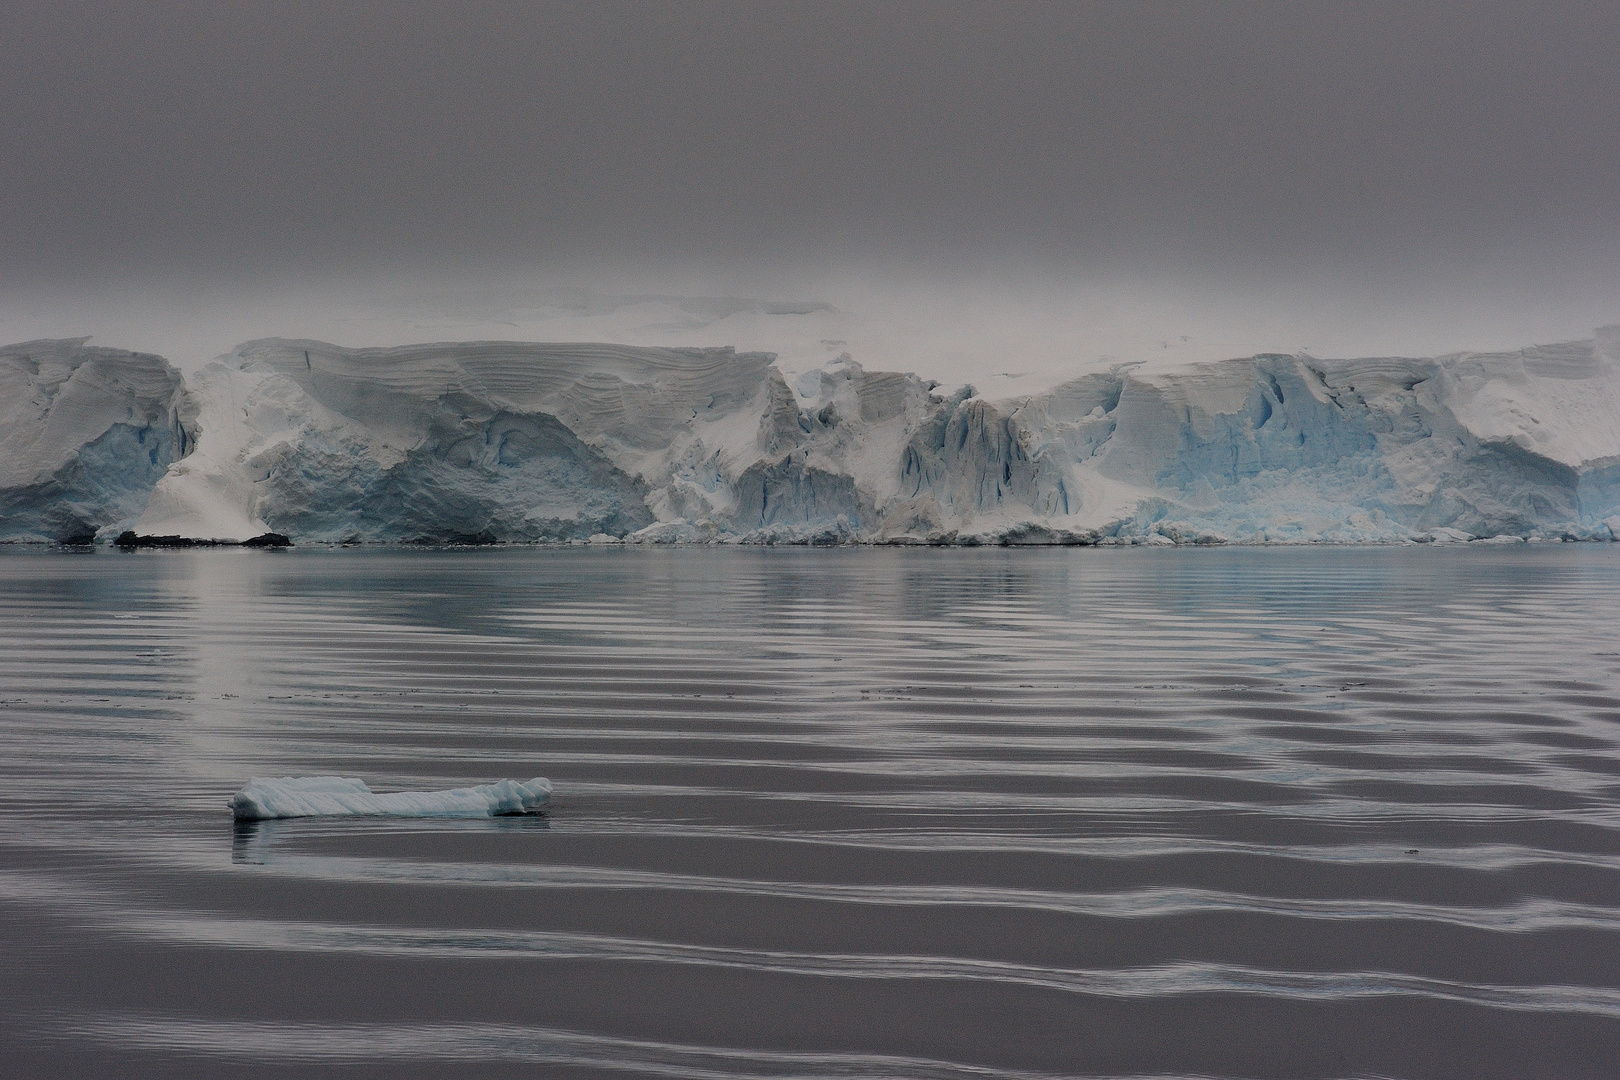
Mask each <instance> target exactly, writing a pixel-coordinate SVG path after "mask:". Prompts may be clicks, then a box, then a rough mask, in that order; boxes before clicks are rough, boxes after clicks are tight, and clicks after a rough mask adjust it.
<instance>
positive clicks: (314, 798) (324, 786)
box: [231, 776, 551, 821]
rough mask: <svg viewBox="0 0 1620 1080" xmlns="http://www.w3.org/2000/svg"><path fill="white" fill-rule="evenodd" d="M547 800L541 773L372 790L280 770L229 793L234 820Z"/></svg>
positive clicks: (496, 810)
mask: <svg viewBox="0 0 1620 1080" xmlns="http://www.w3.org/2000/svg"><path fill="white" fill-rule="evenodd" d="M550 801H551V781H549V780H546V779H544V778H542V777H536V778H535V779H533V780H529V781H525V782H522V783H520V782H518V781H516V780H500V781H497V782H496V783H493V784H482V785H479V786H478V787H466V788H451V789H449V790H447V791H390V792H374V791H372V790H371V788H369V787H368V786H366V784H365V782H364V781H362V780H356V779H351V778H348V777H343V776H283V777H281V778H279V779H269V778H264V777H254V778H253V779H252V780H250V781H248V784H247V786H246V787H244V788H243V789H242V790H241V791H238V792H237V793H236V794H235V795H233V796H231V812H232V814H233V815H234V816H235V818H236V820H238V821H264V820H268V819H271V818H291V817H332V816H343V815H350V816H354V815H365V816H372V817H376V816H383V817H497V816H501V815H504V814H527V813H533V812H534V811H536V810H538V809H540V808H541V807H543V806H545V805H546V804H547V803H549V802H550Z"/></svg>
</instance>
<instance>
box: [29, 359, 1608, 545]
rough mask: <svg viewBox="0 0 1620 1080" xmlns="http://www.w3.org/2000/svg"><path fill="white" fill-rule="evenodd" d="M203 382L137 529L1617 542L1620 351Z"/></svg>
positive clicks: (672, 366)
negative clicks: (986, 388)
mask: <svg viewBox="0 0 1620 1080" xmlns="http://www.w3.org/2000/svg"><path fill="white" fill-rule="evenodd" d="M36 344H38V343H36ZM47 344H50V343H47ZM54 344H55V345H57V346H60V347H62V348H64V349H70V348H82V342H78V343H73V342H69V343H54ZM17 348H21V347H13V350H7V355H9V354H10V352H12V351H14V350H15V349H17ZM122 355H123V356H125V357H129V359H128V361H127V362H128V363H131V364H138V363H144V362H145V361H143V360H141V359H140V358H134V357H130V356H129V354H122ZM147 360H151V361H155V360H156V358H147ZM159 363H161V362H159ZM188 386H189V398H187V400H188V401H190V402H191V403H192V404H191V406H190V407H191V408H192V409H193V411H194V414H195V418H194V420H192V421H188V423H189V424H190V425H191V426H190V427H189V428H187V427H185V426H184V425H178V423H177V426H175V427H174V428H173V430H175V431H176V432H179V433H180V434H178V435H177V436H176V439H177V440H179V441H181V442H184V441H185V440H186V439H187V438H188V436H187V435H186V434H185V432H186V431H188V430H189V431H191V432H193V433H195V432H198V431H199V430H200V436H199V437H198V438H197V440H196V442H195V444H194V445H192V444H189V443H187V444H186V448H188V449H191V450H192V452H191V453H190V454H189V456H186V457H184V458H183V459H181V460H177V461H175V462H174V463H173V464H172V465H170V466H169V467H168V469H167V472H166V473H164V474H163V475H162V478H161V479H160V480H158V481H157V482H156V487H155V489H153V490H152V492H151V498H150V501H149V502H148V503H147V506H146V510H145V512H144V513H143V514H142V516H141V518H140V520H139V523H138V524H137V526H136V528H137V531H139V532H141V533H144V534H149V535H164V534H179V535H183V536H192V537H198V538H234V539H245V538H247V537H250V536H253V535H256V534H259V533H263V532H266V531H272V530H273V531H276V532H282V533H287V534H289V535H290V536H292V537H293V539H294V540H305V541H312V540H313V541H346V540H357V541H391V542H401V541H407V542H408V541H416V540H422V541H429V542H444V541H464V542H465V541H471V542H478V541H487V540H503V541H525V540H584V539H588V538H596V539H598V540H601V539H604V538H611V539H618V538H627V539H629V540H632V541H638V542H693V541H744V542H799V543H803V542H809V543H840V542H847V541H889V542H902V543H905V542H910V543H1117V542H1141V543H1189V542H1191V543H1198V542H1205V543H1209V542H1269V543H1287V542H1313V541H1337V542H1365V541H1393V540H1403V539H1456V538H1466V537H1468V536H1476V537H1492V536H1498V535H1508V536H1517V537H1527V538H1529V537H1545V538H1554V537H1575V538H1594V539H1607V538H1610V537H1611V536H1612V535H1613V534H1614V533H1615V531H1617V530H1620V328H1608V329H1606V330H1602V331H1599V332H1598V334H1597V336H1596V337H1595V338H1594V339H1591V340H1587V341H1576V342H1566V343H1563V344H1560V345H1551V346H1541V347H1537V348H1532V349H1524V350H1519V351H1516V352H1510V353H1492V354H1473V353H1465V354H1456V355H1453V356H1447V357H1440V358H1432V359H1413V358H1363V359H1354V360H1320V359H1316V358H1313V357H1310V356H1305V355H1297V356H1290V355H1262V356H1255V357H1249V358H1246V359H1239V360H1229V361H1225V362H1222V363H1211V364H1192V365H1189V364H1180V365H1165V366H1160V367H1153V366H1149V365H1122V366H1120V367H1117V368H1115V369H1113V370H1109V371H1102V372H1092V373H1089V374H1085V375H1082V376H1080V377H1078V378H1076V379H1074V380H1072V381H1070V382H1067V383H1063V384H1060V385H1058V386H1056V387H1054V388H1052V389H1050V390H1046V391H1043V392H1040V393H1036V394H1030V395H1025V396H1021V397H1008V398H1001V399H994V400H990V399H986V398H984V397H981V396H979V395H977V394H975V393H974V392H973V390H972V388H971V387H962V388H959V389H956V390H954V391H950V392H947V391H944V390H941V389H940V388H939V387H937V386H936V384H934V383H932V382H930V381H927V380H923V379H919V378H918V377H916V376H914V375H904V374H896V373H890V372H869V371H866V370H864V369H863V368H862V367H861V366H860V365H859V364H856V363H854V362H853V361H851V360H849V359H848V358H847V357H844V358H840V359H839V360H838V361H835V362H833V363H831V364H829V365H828V366H827V367H826V368H825V369H823V370H820V371H813V372H810V373H808V374H806V375H803V376H800V377H798V378H796V379H795V381H794V384H793V385H792V386H790V385H789V384H788V382H787V380H786V378H785V377H784V376H783V374H782V373H781V371H779V370H778V369H777V368H776V367H775V366H774V364H773V362H772V357H771V356H770V355H769V354H765V353H736V352H734V351H732V350H730V349H654V348H641V347H629V346H615V345H588V344H570V345H530V344H517V343H509V342H473V343H451V344H439V345H416V346H408V347H404V348H392V349H344V348H340V347H337V346H334V345H328V344H325V343H322V342H316V341H289V340H280V339H271V340H264V341H256V342H250V343H248V344H246V345H243V346H241V347H239V348H238V349H237V350H236V352H235V353H233V354H232V355H230V356H228V357H224V358H221V360H219V361H216V362H215V363H213V364H210V365H209V366H207V367H206V368H204V369H203V370H201V371H200V372H197V373H196V374H195V375H194V376H193V377H191V378H190V379H189V380H188ZM176 415H178V414H176ZM93 427H94V425H89V426H88V427H86V428H85V431H87V432H88V431H89V430H90V428H93ZM75 430H77V429H75ZM75 437H77V436H75ZM99 437H100V436H99V435H97V436H95V438H99ZM117 437H122V436H117ZM148 437H149V438H158V437H160V436H159V434H158V433H156V432H149V433H148ZM95 438H87V439H85V441H83V442H81V443H79V444H78V449H76V450H75V451H74V453H75V454H77V455H78V456H77V458H75V460H76V461H79V462H81V471H84V470H85V469H87V468H88V467H89V465H90V464H94V463H96V462H101V463H102V464H101V465H100V466H98V467H99V468H100V469H101V473H99V474H98V475H104V476H105V478H106V480H105V482H106V483H109V484H118V485H123V486H122V487H120V489H119V490H126V489H127V490H129V491H131V492H133V491H136V489H138V487H139V484H140V482H142V481H143V479H144V482H146V483H151V476H152V472H153V470H154V469H155V467H156V463H157V462H158V461H160V460H163V454H159V455H158V456H157V457H151V458H148V459H146V460H147V463H146V464H145V465H142V466H140V468H134V467H133V465H135V464H139V463H138V462H135V461H134V455H133V454H132V452H131V451H130V450H129V449H128V448H127V447H124V446H123V444H122V443H117V444H114V443H111V442H109V443H106V444H96V443H95ZM70 441H71V440H70ZM104 447H105V449H104ZM164 453H167V454H169V456H171V457H172V456H176V455H175V454H173V453H172V452H171V451H170V450H167V449H166V450H164ZM98 455H99V456H98ZM91 486H94V485H91ZM30 490H31V491H33V492H34V493H35V496H34V502H33V503H32V504H30V505H31V506H32V509H31V510H29V511H28V512H29V513H32V514H33V515H34V516H35V517H41V518H42V517H44V516H46V515H49V514H58V515H61V514H62V513H64V510H63V507H64V506H66V505H68V500H65V499H59V498H57V497H56V496H55V495H54V494H52V493H51V492H49V491H45V490H44V489H38V488H35V489H30ZM130 497H131V498H134V497H135V496H134V495H131V496H130Z"/></svg>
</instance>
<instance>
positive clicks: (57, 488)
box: [0, 338, 193, 542]
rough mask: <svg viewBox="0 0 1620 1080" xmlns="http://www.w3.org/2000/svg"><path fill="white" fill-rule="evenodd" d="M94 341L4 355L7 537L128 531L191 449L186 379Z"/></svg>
mask: <svg viewBox="0 0 1620 1080" xmlns="http://www.w3.org/2000/svg"><path fill="white" fill-rule="evenodd" d="M87 340H88V339H87V338H72V339H67V340H60V341H27V342H23V343H22V344H20V345H8V346H5V347H4V348H0V539H6V540H54V541H79V542H83V541H88V540H89V538H90V537H92V536H93V535H94V534H96V533H97V532H98V531H99V532H101V533H104V534H108V533H116V532H118V531H119V530H121V529H124V528H128V527H129V526H131V525H133V524H134V522H135V519H136V518H138V517H139V516H140V514H141V511H142V510H143V509H145V507H146V501H147V496H148V495H150V494H151V492H152V487H153V485H154V484H156V483H157V481H158V479H159V477H161V476H162V475H163V473H164V470H166V469H167V468H168V467H169V466H170V464H172V463H173V462H174V461H175V460H177V459H179V458H182V457H184V456H185V455H186V454H187V453H188V452H189V451H190V450H191V449H192V435H191V431H192V430H193V429H192V428H191V427H190V426H189V425H190V421H191V413H190V411H189V409H190V405H189V401H188V399H187V396H186V394H185V392H184V390H183V388H182V385H181V378H180V373H179V372H178V371H176V370H175V369H174V368H173V367H171V366H170V365H169V364H168V362H167V361H165V360H164V359H163V358H162V357H159V356H152V355H149V354H145V353H132V352H127V351H124V350H120V349H102V348H91V347H89V346H87V345H86V344H85V342H86V341H87Z"/></svg>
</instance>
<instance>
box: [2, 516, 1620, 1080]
mask: <svg viewBox="0 0 1620 1080" xmlns="http://www.w3.org/2000/svg"><path fill="white" fill-rule="evenodd" d="M1617 621H1620V545H1586V544H1583V545H1573V544H1569V545H1534V546H1532V545H1526V546H1521V547H1516V548H1481V547H1479V546H1472V547H1466V548H1460V549H1459V548H1455V547H1434V548H1401V549H1376V550H1367V549H1312V550H1293V549H1282V550H1254V549H1247V550H1196V551H1195V550H1170V551H1155V550H1140V549H1138V550H1124V551H1117V550H1116V551H1109V550H1003V549H996V550H956V551H951V550H899V549H864V550H818V551H809V550H786V549H783V550H770V549H702V548H699V549H683V550H639V549H630V550H614V549H596V548H589V549H583V548H572V549H518V550H476V551H474V550H464V551H418V552H411V551H385V552H375V551H363V550H354V551H318V550H294V551H292V552H285V553H274V552H250V551H200V552H142V553H138V554H130V555H120V554H116V553H109V552H102V553H98V554H69V553H63V552H32V551H23V550H13V551H10V552H6V553H5V554H3V555H0V1073H3V1074H5V1075H7V1076H14V1077H58V1076H101V1077H122V1076H143V1077H191V1076H199V1077H200V1076H225V1075H243V1076H253V1077H282V1076H288V1077H290V1076H319V1075H325V1074H334V1073H337V1072H339V1071H342V1072H343V1074H344V1075H346V1076H376V1077H390V1078H397V1077H406V1076H440V1075H444V1076H469V1077H471V1076H480V1077H485V1076H492V1075H500V1076H509V1075H517V1076H545V1077H602V1076H611V1075H635V1076H658V1077H675V1078H691V1080H705V1078H717V1080H729V1078H733V1077H760V1078H772V1080H777V1078H786V1077H816V1078H821V1077H839V1078H856V1077H917V1078H927V1080H936V1078H937V1080H968V1078H974V1080H998V1078H1013V1077H1016V1078H1034V1077H1047V1076H1081V1077H1100V1076H1111V1077H1182V1076H1203V1077H1353V1076H1354V1077H1370V1076H1378V1077H1426V1078H1427V1077H1457V1078H1468V1080H1478V1078H1482V1077H1516V1078H1517V1077H1557V1078H1560V1080H1568V1078H1578V1077H1613V1076H1616V1075H1620V633H1617V629H1620V628H1617ZM333 773H335V774H341V775H344V776H356V777H361V778H363V779H365V780H366V781H368V782H369V783H370V784H371V785H372V787H374V788H378V789H394V788H433V787H445V786H455V785H462V784H468V783H479V782H487V781H490V780H494V779H499V778H502V777H514V778H520V779H522V778H527V777H530V776H536V775H539V776H547V777H550V778H551V779H552V781H553V782H554V784H555V786H556V797H555V802H554V805H553V807H552V809H551V811H550V813H549V814H548V815H546V816H544V817H531V818H510V819H498V820H488V821H420V820H419V821H406V820H376V819H369V820H368V819H349V820H340V819H328V820H303V821H285V822H269V823H263V824H258V825H244V826H238V825H234V824H233V823H232V820H231V815H230V813H229V811H228V810H227V809H226V800H227V798H228V797H229V795H230V794H231V792H232V791H233V790H235V789H236V788H237V787H239V786H241V785H242V783H243V782H244V781H246V780H247V779H248V777H250V776H254V775H259V776H282V775H310V774H333Z"/></svg>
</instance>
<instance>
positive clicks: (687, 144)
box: [0, 0, 1620, 344]
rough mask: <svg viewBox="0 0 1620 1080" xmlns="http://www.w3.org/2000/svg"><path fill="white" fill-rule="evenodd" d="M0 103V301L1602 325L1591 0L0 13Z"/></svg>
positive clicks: (1607, 15)
mask: <svg viewBox="0 0 1620 1080" xmlns="http://www.w3.org/2000/svg"><path fill="white" fill-rule="evenodd" d="M333 8H336V9H338V10H336V11H334V10H332V9H333ZM0 103H3V107H0V135H3V139H0V145H3V146H5V147H6V152H5V153H4V154H0V276H3V277H4V278H5V279H6V281H7V282H9V285H5V286H0V294H4V295H16V294H20V293H23V292H26V293H28V294H29V295H31V296H34V297H36V298H37V297H38V296H40V295H69V294H84V295H93V294H94V295H99V294H104V293H106V292H107V291H109V290H110V291H112V292H117V291H118V290H120V289H126V288H129V289H133V288H139V289H142V290H146V291H147V292H148V293H150V294H152V295H161V294H162V292H163V290H164V289H165V288H167V287H169V286H170V285H172V286H173V288H174V289H176V290H179V291H181V292H183V291H184V290H186V289H195V288H207V289H212V290H221V289H228V290H235V291H238V292H252V291H253V290H256V289H257V290H263V291H266V292H273V291H275V290H276V289H281V288H285V287H287V283H288V282H289V281H293V282H297V281H303V282H308V281H312V280H320V281H322V282H324V283H326V286H327V287H331V288H338V289H341V288H343V287H344V285H345V283H362V282H370V281H372V280H373V279H375V278H376V276H377V275H380V274H395V275H398V274H407V275H414V276H415V277H416V278H417V279H418V280H419V281H421V282H426V283H429V284H443V285H446V286H448V285H451V284H457V283H463V284H464V283H465V282H466V281H469V280H485V279H488V280H516V281H542V280H543V281H547V282H555V283H563V284H578V283H580V282H582V281H584V282H588V281H590V280H591V279H592V278H593V277H602V278H604V279H606V278H614V279H615V280H633V281H634V282H635V283H636V284H637V285H638V286H639V287H642V288H651V289H658V290H664V291H667V290H670V289H675V290H679V289H681V288H682V287H684V286H683V283H689V282H693V281H703V282H706V283H712V285H713V287H716V288H724V289H726V290H728V291H736V290H738V289H742V290H748V289H749V288H750V286H753V287H754V290H755V291H759V290H761V289H763V290H771V289H774V290H775V291H777V292H778V293H781V292H782V291H783V290H788V291H790V292H792V291H797V292H799V293H802V292H803V289H802V288H800V289H797V290H795V289H794V286H795V284H796V283H799V282H803V283H804V285H805V287H813V286H814V285H815V284H817V283H824V282H828V281H835V280H837V278H838V277H839V275H841V274H858V275H864V277H863V278H862V279H863V280H884V281H895V282H904V283H907V285H908V287H918V283H923V285H924V286H926V283H928V282H937V283H938V284H939V287H940V288H941V289H947V288H960V289H972V288H973V287H974V286H975V283H988V282H1003V283H1004V282H1007V281H1021V282H1028V283H1033V284H1032V287H1040V288H1050V289H1056V290H1058V291H1061V289H1062V287H1063V283H1064V282H1066V281H1082V280H1090V281H1096V280H1099V279H1108V278H1110V277H1111V276H1120V277H1127V278H1129V279H1131V280H1135V281H1144V282H1148V283H1151V284H1152V285H1153V287H1155V288H1161V289H1168V290H1176V291H1178V294H1180V295H1187V296H1194V297H1198V296H1205V297H1206V299H1207V301H1208V303H1211V304H1213V303H1218V302H1219V301H1218V299H1217V297H1218V295H1230V294H1232V293H1233V291H1234V290H1248V295H1250V296H1251V297H1262V296H1275V297H1284V298H1286V299H1285V300H1282V301H1279V302H1286V303H1288V304H1295V305H1299V306H1301V307H1302V308H1308V307H1310V305H1311V304H1312V303H1313V302H1316V301H1318V300H1319V301H1320V302H1321V303H1322V304H1323V305H1324V306H1331V305H1332V304H1338V305H1339V306H1340V307H1341V308H1343V306H1344V300H1343V298H1344V297H1345V296H1346V295H1350V294H1355V295H1358V296H1365V297H1366V298H1367V300H1366V302H1365V303H1363V304H1361V305H1360V306H1358V307H1356V310H1358V311H1361V310H1368V309H1369V308H1370V309H1371V310H1376V309H1377V308H1378V305H1379V304H1381V303H1386V304H1388V305H1391V306H1392V308H1400V309H1401V310H1404V311H1407V312H1408V313H1410V311H1412V310H1415V307H1414V305H1416V306H1421V305H1422V304H1424V303H1430V302H1431V300H1432V303H1433V304H1435V305H1441V306H1444V305H1446V304H1451V305H1452V306H1453V308H1455V306H1456V304H1457V303H1458V302H1459V298H1461V299H1462V300H1465V301H1466V300H1468V298H1470V297H1472V298H1474V301H1480V300H1484V299H1487V298H1488V299H1489V302H1490V303H1491V304H1497V303H1506V304H1509V305H1510V306H1511V305H1513V304H1517V305H1519V308H1522V309H1523V310H1524V311H1525V312H1526V316H1525V317H1526V318H1527V319H1529V320H1530V321H1531V322H1534V318H1533V317H1534V315H1535V311H1536V305H1537V304H1538V303H1543V302H1544V303H1545V304H1547V305H1552V306H1555V307H1558V306H1559V305H1562V306H1561V307H1558V310H1560V311H1567V312H1569V317H1570V318H1576V319H1579V318H1584V317H1586V315H1587V314H1588V313H1593V317H1601V314H1602V312H1603V311H1604V310H1609V309H1613V311H1612V315H1611V316H1610V318H1613V319H1620V6H1617V5H1614V4H1613V3H1594V4H1580V3H1535V4H1531V3H1523V4H1489V3H1478V2H1476V3H1467V4H1416V5H1412V4H1351V3H1333V4H1310V3H1300V2H1291V3H1275V4H1244V3H1220V4H1162V3H1142V2H1133V3H1120V4H1082V3H1063V4H1039V3H1024V4H1004V3H984V4H950V3H938V2H933V3H924V4H899V3H892V4H848V5H840V4H833V3H827V2H816V3H806V4H798V5H793V4H776V3H742V4H724V3H693V4H657V3H649V2H637V3H631V4H562V5H559V4H551V5H547V4H534V3H468V2H458V3H454V4H448V3H447V4H442V5H434V4H409V5H406V4H370V3H345V4H331V3H329V2H316V3H291V2H289V3H273V4H258V5H253V4H240V5H238V4H230V5H221V4H217V3H197V4H190V3H173V2H162V0H151V2H145V3H128V4H107V3H87V4H69V3H64V2H63V0H51V2H49V3H36V2H33V0H10V2H9V3H7V4H6V5H5V12H4V13H3V14H0ZM356 287H359V286H358V284H356ZM1514 310H1518V309H1517V308H1516V309H1514ZM1536 325H1538V326H1539V325H1540V324H1536ZM1528 330H1529V327H1528V326H1527V332H1528ZM1459 344H1466V342H1459Z"/></svg>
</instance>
